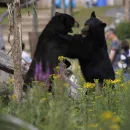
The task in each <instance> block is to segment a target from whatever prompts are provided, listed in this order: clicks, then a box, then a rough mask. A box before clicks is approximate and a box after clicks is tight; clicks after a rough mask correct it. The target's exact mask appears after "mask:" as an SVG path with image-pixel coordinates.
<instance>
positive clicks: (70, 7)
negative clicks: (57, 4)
mask: <svg viewBox="0 0 130 130" xmlns="http://www.w3.org/2000/svg"><path fill="white" fill-rule="evenodd" d="M69 14H70V15H72V14H73V8H72V0H69Z"/></svg>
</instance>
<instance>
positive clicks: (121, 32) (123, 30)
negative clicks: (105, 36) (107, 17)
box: [116, 22, 130, 40]
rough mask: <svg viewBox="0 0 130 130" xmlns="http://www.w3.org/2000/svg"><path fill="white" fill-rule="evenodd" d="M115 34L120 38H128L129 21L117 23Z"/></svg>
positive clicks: (129, 31)
mask: <svg viewBox="0 0 130 130" xmlns="http://www.w3.org/2000/svg"><path fill="white" fill-rule="evenodd" d="M116 34H117V36H118V37H119V39H120V40H125V39H130V22H122V23H120V24H119V25H117V27H116Z"/></svg>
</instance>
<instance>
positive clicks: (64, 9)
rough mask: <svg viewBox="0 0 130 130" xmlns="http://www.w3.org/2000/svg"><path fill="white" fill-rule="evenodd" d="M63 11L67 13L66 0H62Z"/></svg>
mask: <svg viewBox="0 0 130 130" xmlns="http://www.w3.org/2000/svg"><path fill="white" fill-rule="evenodd" d="M62 7H63V12H64V13H66V7H65V0H62Z"/></svg>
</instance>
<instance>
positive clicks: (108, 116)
mask: <svg viewBox="0 0 130 130" xmlns="http://www.w3.org/2000/svg"><path fill="white" fill-rule="evenodd" d="M112 116H113V113H112V112H110V111H106V112H104V113H102V114H101V116H100V118H101V120H109V119H111V118H112Z"/></svg>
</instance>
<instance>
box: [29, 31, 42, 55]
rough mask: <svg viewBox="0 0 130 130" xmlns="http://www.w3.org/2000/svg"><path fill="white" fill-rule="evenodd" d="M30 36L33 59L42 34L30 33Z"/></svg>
mask: <svg viewBox="0 0 130 130" xmlns="http://www.w3.org/2000/svg"><path fill="white" fill-rule="evenodd" d="M28 35H29V45H30V49H31V50H30V51H31V57H33V56H34V52H35V49H36V46H37V42H38V37H39V35H40V33H35V32H29V34H28Z"/></svg>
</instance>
